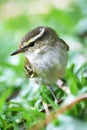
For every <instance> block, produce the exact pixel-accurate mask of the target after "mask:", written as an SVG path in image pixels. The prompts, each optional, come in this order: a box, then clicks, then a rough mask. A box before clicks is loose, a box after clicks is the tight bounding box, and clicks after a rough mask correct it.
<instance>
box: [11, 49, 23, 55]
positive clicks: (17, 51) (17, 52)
mask: <svg viewBox="0 0 87 130" xmlns="http://www.w3.org/2000/svg"><path fill="white" fill-rule="evenodd" d="M22 52H24V49H23V48H19V49H17V50H16V51H14V52H13V53H12V54H11V56H13V55H17V54H19V53H22Z"/></svg>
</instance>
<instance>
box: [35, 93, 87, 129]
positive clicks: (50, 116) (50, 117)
mask: <svg viewBox="0 0 87 130" xmlns="http://www.w3.org/2000/svg"><path fill="white" fill-rule="evenodd" d="M84 99H87V93H86V94H83V95H81V96H79V97H77V98H76V99H74V100H73V101H72V102H71V103H69V104H68V105H65V106H61V107H60V108H59V109H58V110H56V111H55V112H54V113H52V114H51V115H48V117H46V119H45V120H43V121H41V122H40V123H39V124H37V125H36V126H34V127H33V128H32V130H41V128H42V127H44V126H45V125H47V124H48V123H50V122H51V121H52V120H54V119H55V118H56V117H57V116H58V115H60V114H62V113H64V112H65V111H66V110H69V109H70V108H72V107H73V106H75V105H76V104H77V103H79V102H80V101H82V100H84Z"/></svg>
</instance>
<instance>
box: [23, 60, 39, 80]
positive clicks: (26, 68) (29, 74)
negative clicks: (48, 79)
mask: <svg viewBox="0 0 87 130" xmlns="http://www.w3.org/2000/svg"><path fill="white" fill-rule="evenodd" d="M24 71H25V75H26V77H27V78H33V77H37V74H36V73H35V72H34V71H33V69H32V66H31V64H30V62H29V60H28V59H27V58H25V64H24Z"/></svg>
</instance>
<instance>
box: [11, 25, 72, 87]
mask: <svg viewBox="0 0 87 130" xmlns="http://www.w3.org/2000/svg"><path fill="white" fill-rule="evenodd" d="M68 51H69V46H68V44H67V43H66V42H65V41H64V40H62V39H61V38H60V37H59V35H58V34H57V32H56V31H55V30H54V29H53V28H51V27H47V26H39V27H36V28H34V29H32V30H31V31H29V32H28V33H27V34H26V35H25V36H24V37H23V38H22V40H21V41H20V44H19V47H18V49H17V50H16V51H14V52H13V53H12V54H11V56H13V55H17V54H19V53H23V54H24V55H25V59H26V60H25V65H24V69H25V73H26V75H27V77H29V78H33V79H35V80H36V81H37V82H39V83H42V84H47V85H51V84H53V83H56V81H57V80H58V79H59V78H62V77H63V75H64V73H65V69H66V66H67V61H68Z"/></svg>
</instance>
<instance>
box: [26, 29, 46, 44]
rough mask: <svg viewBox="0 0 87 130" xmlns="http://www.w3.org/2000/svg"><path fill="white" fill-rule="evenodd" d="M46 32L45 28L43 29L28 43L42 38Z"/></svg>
mask: <svg viewBox="0 0 87 130" xmlns="http://www.w3.org/2000/svg"><path fill="white" fill-rule="evenodd" d="M44 32H45V28H42V29H41V31H40V33H39V34H38V35H36V36H35V37H33V38H32V39H30V40H29V41H28V43H30V42H34V41H36V40H37V39H38V38H40V37H42V36H43V34H44Z"/></svg>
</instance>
